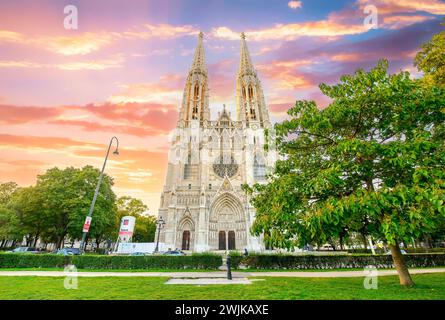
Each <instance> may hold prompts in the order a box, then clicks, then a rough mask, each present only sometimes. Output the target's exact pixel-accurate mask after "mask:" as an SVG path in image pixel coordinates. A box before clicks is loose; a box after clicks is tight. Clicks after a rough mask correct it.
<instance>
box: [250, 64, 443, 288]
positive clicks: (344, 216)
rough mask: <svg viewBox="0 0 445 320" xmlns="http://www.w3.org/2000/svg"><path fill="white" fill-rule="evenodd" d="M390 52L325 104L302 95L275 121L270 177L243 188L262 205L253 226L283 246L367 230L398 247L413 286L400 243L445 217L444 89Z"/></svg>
mask: <svg viewBox="0 0 445 320" xmlns="http://www.w3.org/2000/svg"><path fill="white" fill-rule="evenodd" d="M387 67H388V65H387V61H385V60H383V61H380V62H379V63H378V65H377V67H375V68H374V69H372V70H371V71H370V72H368V73H367V72H365V71H363V70H358V71H357V72H356V73H355V74H354V75H346V76H343V77H341V79H340V83H339V84H337V85H333V86H328V85H325V84H322V85H320V89H321V91H322V92H323V93H324V94H325V95H327V96H328V97H330V98H331V99H332V101H333V102H332V103H331V104H330V105H329V106H328V107H327V108H325V109H323V110H319V108H317V106H316V103H315V102H314V101H297V102H296V105H295V106H294V107H293V108H291V109H290V110H289V111H288V114H289V116H290V120H286V121H284V122H282V123H281V124H277V125H276V126H275V128H276V130H277V137H278V142H277V146H278V148H279V151H280V152H281V154H282V155H283V159H284V160H281V161H278V162H277V164H276V169H275V172H274V174H273V175H272V176H271V178H270V183H268V184H266V185H255V186H253V188H249V187H246V190H247V191H248V192H250V193H251V194H252V196H253V199H252V203H253V205H254V206H255V207H256V209H257V213H256V220H255V222H254V224H253V227H252V232H253V233H254V234H256V235H260V234H264V236H265V240H266V242H267V243H269V244H270V245H273V246H275V247H282V248H293V247H294V246H300V247H302V246H304V245H305V244H306V243H307V242H312V241H313V242H317V243H326V242H327V241H329V240H330V239H331V238H339V237H340V235H341V234H343V235H344V232H345V231H346V232H347V233H349V234H350V233H351V232H366V234H370V235H372V236H373V237H375V238H376V239H381V240H383V241H384V242H385V243H386V244H387V245H388V246H389V247H390V249H391V254H392V257H393V261H394V264H395V266H396V269H397V271H398V274H399V278H400V283H401V284H402V285H407V286H410V285H413V284H414V283H413V281H412V279H411V277H410V274H409V272H408V269H407V267H406V264H405V261H404V259H403V256H402V254H401V250H400V247H399V243H400V242H401V241H406V242H409V241H410V240H411V239H412V238H418V237H419V236H420V235H422V234H425V233H429V232H433V231H434V230H436V229H437V228H438V226H439V225H440V224H441V223H442V221H443V220H444V218H445V206H444V205H443V202H444V199H445V193H444V190H445V171H444V167H445V150H444V140H445V134H444V133H445V130H444V123H445V113H444V109H443V106H444V104H445V90H444V89H441V88H438V87H434V86H433V87H430V88H428V89H427V88H425V86H422V85H421V84H420V82H419V81H415V80H411V79H410V76H409V73H407V72H401V73H399V74H394V75H388V74H387Z"/></svg>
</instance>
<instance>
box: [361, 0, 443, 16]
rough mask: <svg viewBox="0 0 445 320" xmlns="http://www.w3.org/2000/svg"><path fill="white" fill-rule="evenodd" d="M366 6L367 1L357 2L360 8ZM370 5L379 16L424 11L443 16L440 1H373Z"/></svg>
mask: <svg viewBox="0 0 445 320" xmlns="http://www.w3.org/2000/svg"><path fill="white" fill-rule="evenodd" d="M368 4H370V2H369V1H368V0H358V1H357V5H359V6H360V8H364V7H365V6H366V5H368ZM372 4H373V5H375V6H376V7H377V9H378V12H379V14H390V13H394V12H416V11H424V12H428V13H431V14H435V15H442V14H445V3H443V2H442V1H440V0H418V1H414V0H374V1H372Z"/></svg>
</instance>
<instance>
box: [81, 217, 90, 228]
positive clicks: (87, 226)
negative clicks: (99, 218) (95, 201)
mask: <svg viewBox="0 0 445 320" xmlns="http://www.w3.org/2000/svg"><path fill="white" fill-rule="evenodd" d="M91 219H92V217H86V219H85V223H84V224H83V230H82V232H88V231H89V230H90V225H91Z"/></svg>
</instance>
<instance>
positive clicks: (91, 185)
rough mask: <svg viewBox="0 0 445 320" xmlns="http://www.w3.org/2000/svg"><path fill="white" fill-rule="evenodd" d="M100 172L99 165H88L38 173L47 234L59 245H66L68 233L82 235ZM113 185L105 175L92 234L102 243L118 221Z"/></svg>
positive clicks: (73, 236) (76, 237)
mask: <svg viewBox="0 0 445 320" xmlns="http://www.w3.org/2000/svg"><path fill="white" fill-rule="evenodd" d="M99 174H100V171H99V170H98V169H95V168H93V167H91V166H85V167H83V168H82V169H76V168H73V167H68V168H65V169H63V170H61V169H59V168H56V167H55V168H52V169H49V170H47V171H46V173H45V174H43V175H40V176H38V178H37V187H38V188H39V189H40V190H41V191H42V194H43V202H42V207H43V209H44V210H45V212H46V216H47V223H48V226H47V228H46V229H45V233H46V234H45V235H44V237H45V238H46V239H48V241H51V242H55V243H56V244H57V248H60V247H61V246H62V245H63V242H64V239H65V237H66V236H67V235H69V236H70V237H71V238H72V239H79V238H80V237H81V236H82V226H83V223H84V221H85V217H86V215H87V213H88V210H89V206H90V204H91V200H92V198H93V194H94V190H95V187H96V183H97V180H98V177H99ZM112 185H113V180H112V178H111V177H109V176H108V175H104V179H103V181H102V184H101V186H100V189H99V195H98V197H97V201H96V205H95V207H94V212H93V219H92V222H91V227H90V234H89V235H90V237H92V238H95V239H96V242H97V241H99V243H100V241H101V240H102V239H103V237H104V236H105V235H106V234H107V232H110V230H111V229H112V226H113V225H114V221H115V214H116V211H115V207H114V202H115V199H116V196H115V194H114V193H113V191H112V189H111V187H112Z"/></svg>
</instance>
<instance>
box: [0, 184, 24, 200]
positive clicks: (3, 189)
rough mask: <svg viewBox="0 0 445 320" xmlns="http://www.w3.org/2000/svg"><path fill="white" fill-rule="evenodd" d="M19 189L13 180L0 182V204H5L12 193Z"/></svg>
mask: <svg viewBox="0 0 445 320" xmlns="http://www.w3.org/2000/svg"><path fill="white" fill-rule="evenodd" d="M18 189H19V186H18V185H17V183H15V182H5V183H0V204H3V205H7V204H8V202H9V200H11V197H12V195H13V194H14V192H15V191H17V190H18Z"/></svg>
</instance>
